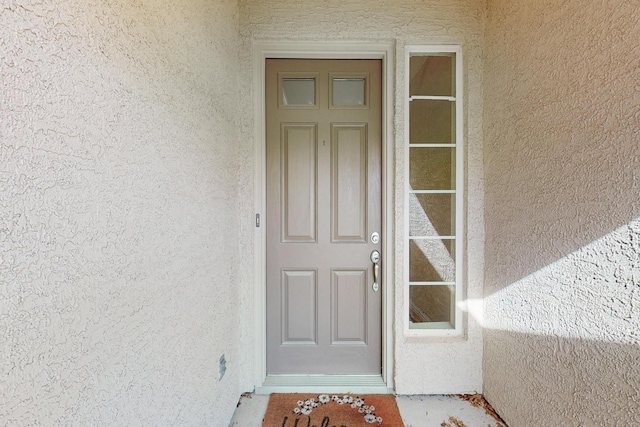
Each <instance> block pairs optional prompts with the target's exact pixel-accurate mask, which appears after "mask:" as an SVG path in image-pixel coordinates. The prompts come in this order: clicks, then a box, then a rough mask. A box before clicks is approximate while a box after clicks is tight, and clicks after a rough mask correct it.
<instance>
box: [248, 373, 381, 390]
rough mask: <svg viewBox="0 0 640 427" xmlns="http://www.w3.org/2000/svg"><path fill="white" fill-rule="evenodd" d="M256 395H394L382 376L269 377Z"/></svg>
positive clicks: (258, 388)
mask: <svg viewBox="0 0 640 427" xmlns="http://www.w3.org/2000/svg"><path fill="white" fill-rule="evenodd" d="M255 393H256V394H272V393H328V394H330V393H349V394H393V390H392V389H390V388H389V387H387V384H385V382H384V380H383V379H382V376H381V375H267V378H266V379H265V380H264V382H263V384H262V387H257V388H256V390H255Z"/></svg>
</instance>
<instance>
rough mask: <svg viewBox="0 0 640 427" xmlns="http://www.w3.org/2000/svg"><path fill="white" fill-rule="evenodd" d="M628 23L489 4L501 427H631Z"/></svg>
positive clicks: (636, 345)
mask: <svg viewBox="0 0 640 427" xmlns="http://www.w3.org/2000/svg"><path fill="white" fill-rule="evenodd" d="M638 16H640V6H639V5H638V3H637V2H627V1H623V0H612V1H607V2H584V1H579V0H569V1H563V2H551V3H550V2H540V1H538V0H528V1H521V2H510V1H502V0H495V1H490V2H489V5H488V20H487V23H486V28H487V30H486V40H485V43H486V44H485V55H486V60H485V68H484V81H485V87H484V95H485V97H484V105H485V110H484V129H485V136H484V141H485V162H486V163H485V171H486V248H485V251H486V252H485V253H486V300H485V316H486V318H485V321H486V327H487V329H486V330H485V346H484V354H485V358H484V388H485V394H486V396H487V398H488V400H489V401H490V402H491V403H492V404H493V405H494V407H495V408H496V409H497V411H498V413H500V414H501V415H502V416H503V417H504V418H505V420H506V421H507V422H508V423H509V425H510V426H514V427H518V426H532V425H563V426H584V425H590V426H591V425H592V426H613V425H625V426H626V425H638V424H640V399H638V396H639V395H640V394H639V393H640V369H639V368H638V366H639V365H638V360H640V334H639V332H638V331H640V198H639V197H638V195H639V194H640V179H639V177H640V98H639V95H638V93H639V92H638V90H639V86H638V82H639V81H640V48H639V47H638V40H640V24H639V21H638Z"/></svg>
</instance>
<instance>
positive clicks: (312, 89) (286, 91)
mask: <svg viewBox="0 0 640 427" xmlns="http://www.w3.org/2000/svg"><path fill="white" fill-rule="evenodd" d="M315 103H316V80H315V79H291V78H289V79H282V105H315Z"/></svg>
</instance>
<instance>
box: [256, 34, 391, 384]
mask: <svg viewBox="0 0 640 427" xmlns="http://www.w3.org/2000/svg"><path fill="white" fill-rule="evenodd" d="M267 58H296V59H298V58H299V59H380V60H382V133H381V136H382V141H381V142H382V182H381V184H382V185H381V190H382V199H381V200H382V233H383V240H382V254H383V257H382V279H383V281H382V283H383V286H382V289H383V294H382V380H383V382H384V383H385V384H386V386H387V388H388V389H390V390H392V389H394V384H393V366H394V360H393V313H394V310H393V308H394V292H393V275H392V270H393V265H394V264H393V251H392V248H393V241H394V234H393V189H394V176H395V175H394V173H393V171H394V168H393V158H394V156H393V147H394V145H395V144H394V143H393V142H394V139H393V100H394V97H393V87H394V85H393V78H394V64H395V61H394V43H393V42H392V41H389V42H382V43H380V42H366V41H335V42H327V41H254V43H253V106H254V112H253V119H254V150H255V151H254V159H255V167H254V173H255V174H254V206H255V213H256V214H262V217H263V219H262V220H261V222H262V223H264V212H266V150H265V144H266V136H265V129H266V120H265V108H264V106H265V61H266V59H267ZM256 225H258V224H256ZM254 278H255V281H254V301H253V305H254V316H255V317H254V325H253V326H254V348H253V354H254V358H253V360H254V383H255V384H254V385H255V387H256V388H261V387H262V386H263V385H264V382H265V379H266V376H267V372H266V228H265V227H263V226H260V227H256V228H255V234H254Z"/></svg>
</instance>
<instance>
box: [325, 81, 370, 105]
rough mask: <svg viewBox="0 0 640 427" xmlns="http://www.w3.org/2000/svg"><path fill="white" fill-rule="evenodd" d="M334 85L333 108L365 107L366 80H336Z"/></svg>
mask: <svg viewBox="0 0 640 427" xmlns="http://www.w3.org/2000/svg"><path fill="white" fill-rule="evenodd" d="M332 83H333V84H332V86H333V87H332V100H333V102H332V105H333V106H336V107H342V106H363V105H365V104H366V99H365V90H366V80H365V79H339V78H334V79H333V81H332Z"/></svg>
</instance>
